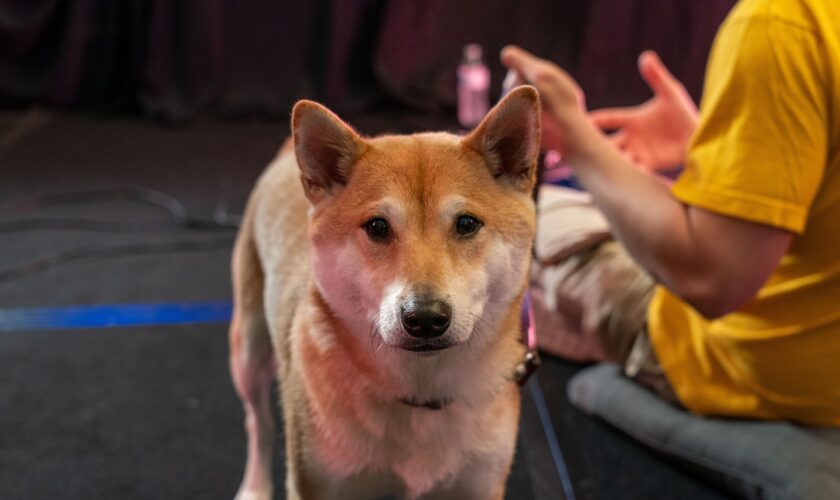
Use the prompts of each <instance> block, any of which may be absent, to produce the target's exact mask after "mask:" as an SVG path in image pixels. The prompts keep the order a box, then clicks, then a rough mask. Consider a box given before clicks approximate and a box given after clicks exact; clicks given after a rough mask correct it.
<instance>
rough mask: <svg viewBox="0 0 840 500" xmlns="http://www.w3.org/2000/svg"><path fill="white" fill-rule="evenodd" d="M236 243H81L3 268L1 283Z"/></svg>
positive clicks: (216, 240) (223, 247) (219, 240)
mask: <svg viewBox="0 0 840 500" xmlns="http://www.w3.org/2000/svg"><path fill="white" fill-rule="evenodd" d="M232 245H233V240H232V239H231V238H230V237H229V236H226V237H222V238H212V239H204V240H175V241H163V242H159V243H128V244H124V245H108V246H80V247H75V248H70V249H68V250H61V251H59V252H54V253H50V254H46V255H43V256H41V257H36V258H34V259H32V260H29V261H27V262H24V263H23V264H19V265H16V266H12V267H9V268H6V269H0V283H2V282H4V281H11V280H15V279H19V278H22V277H24V276H27V275H30V274H34V273H38V272H41V271H44V270H46V269H50V268H52V267H55V266H58V265H60V264H66V263H68V262H73V261H77V260H84V259H92V258H112V257H126V256H136V255H147V254H154V253H175V252H197V251H202V252H204V251H212V250H226V249H230V248H231V246H232Z"/></svg>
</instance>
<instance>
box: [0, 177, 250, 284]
mask: <svg viewBox="0 0 840 500" xmlns="http://www.w3.org/2000/svg"><path fill="white" fill-rule="evenodd" d="M106 201H136V202H140V203H145V204H148V205H151V206H154V207H158V208H161V209H163V210H165V211H166V212H167V213H168V214H169V216H170V217H171V219H172V223H173V224H175V226H177V227H179V228H184V229H190V230H198V231H212V232H216V231H226V232H230V231H233V230H236V229H237V228H238V227H239V224H240V222H241V216H238V215H234V214H230V213H229V212H228V211H227V208H226V206H222V205H219V206H217V207H216V211H215V213H214V217H213V219H202V218H198V217H193V216H191V215H189V213H188V212H187V210H186V208H185V207H184V204H183V203H181V202H180V201H179V200H178V199H177V198H174V197H173V196H170V195H168V194H166V193H163V192H160V191H155V190H152V189H145V188H116V189H97V190H87V191H75V192H66V193H54V194H43V195H37V196H32V197H29V198H25V199H23V200H18V201H15V202H11V203H7V204H5V205H0V217H2V216H9V215H13V216H14V215H20V214H24V213H27V212H30V211H32V210H37V209H39V208H43V207H49V206H59V205H73V204H86V203H98V202H106ZM161 228H162V227H161V225H160V224H148V223H125V222H122V221H114V220H104V219H91V218H83V217H36V218H23V219H12V220H0V233H11V232H19V231H33V230H43V229H51V230H80V231H106V232H121V233H126V232H139V231H149V230H155V229H161ZM231 246H232V239H231V238H230V236H225V237H223V238H212V239H204V240H196V239H189V240H175V241H164V242H157V243H129V244H119V245H106V246H79V247H74V248H70V249H67V250H61V251H58V252H53V253H50V254H46V255H42V256H39V257H36V258H34V259H32V260H29V261H26V262H23V263H22V264H18V265H15V266H11V267H8V268H5V269H0V283H2V282H5V281H11V280H15V279H19V278H22V277H24V276H28V275H30V274H34V273H37V272H40V271H44V270H46V269H50V268H52V267H55V266H58V265H61V264H65V263H67V262H73V261H77V260H84V259H92V258H111V257H124V256H130V255H145V254H152V253H167V252H197V251H212V250H220V249H229V248H230V247H231Z"/></svg>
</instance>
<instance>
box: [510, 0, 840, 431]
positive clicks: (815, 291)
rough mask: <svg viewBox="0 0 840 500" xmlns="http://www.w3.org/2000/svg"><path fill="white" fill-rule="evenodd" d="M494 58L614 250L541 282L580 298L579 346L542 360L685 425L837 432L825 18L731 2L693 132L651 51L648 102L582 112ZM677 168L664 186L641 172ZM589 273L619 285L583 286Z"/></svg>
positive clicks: (526, 71) (558, 75) (804, 4)
mask: <svg viewBox="0 0 840 500" xmlns="http://www.w3.org/2000/svg"><path fill="white" fill-rule="evenodd" d="M501 60H502V63H503V64H504V65H505V66H507V67H508V68H510V69H511V70H513V71H516V72H517V73H519V75H520V76H521V77H522V78H523V79H524V80H525V81H526V82H527V83H531V84H533V85H534V86H536V88H537V89H538V90H539V92H540V95H541V98H542V101H543V106H544V113H543V146H544V147H545V148H546V149H553V150H557V151H558V152H560V154H561V155H562V157H563V158H564V159H565V161H567V162H568V163H569V164H571V166H572V168H573V169H574V171H575V174H576V175H577V177H578V179H579V181H580V182H581V183H582V185H583V186H584V187H585V189H586V191H588V193H589V194H590V195H591V198H592V200H593V202H594V204H595V205H596V206H597V208H598V209H599V210H600V211H601V213H602V214H603V216H604V217H605V218H606V220H607V221H608V223H609V228H610V232H611V233H612V235H613V236H614V238H615V240H616V241H614V242H607V243H601V244H600V245H597V246H596V247H595V248H594V249H591V250H588V251H586V252H580V253H579V254H576V255H575V259H576V260H575V259H572V260H573V262H572V263H571V264H569V265H567V266H566V268H564V269H563V270H561V274H563V273H564V274H563V276H561V277H560V278H559V279H558V280H556V282H557V283H558V287H559V288H560V292H559V293H560V295H563V294H566V295H567V296H575V294H577V296H578V297H580V296H583V295H585V294H587V293H588V296H589V297H590V299H591V300H590V299H587V300H590V301H591V302H592V303H587V304H584V305H583V307H585V308H588V309H590V310H594V311H597V313H596V316H597V318H596V319H595V320H593V321H592V322H590V323H592V324H593V325H594V328H593V329H594V330H595V332H594V334H592V335H591V337H590V338H589V339H588V340H586V339H583V340H582V339H581V338H578V339H573V340H571V341H562V339H547V340H546V344H548V345H553V346H555V347H556V349H555V351H556V352H558V353H559V354H561V355H566V356H569V357H572V358H576V359H582V358H590V359H602V358H607V359H612V360H614V361H617V362H619V363H621V364H623V365H624V371H625V374H627V375H628V376H631V377H633V378H635V379H637V380H639V381H640V382H642V383H644V384H646V385H649V386H650V387H652V388H653V390H654V391H655V392H657V393H658V394H659V395H661V396H662V397H664V398H666V399H669V400H672V401H674V402H676V403H679V404H680V405H682V406H683V407H685V408H687V409H688V410H690V411H692V412H695V413H698V414H703V415H714V416H727V417H737V418H748V419H773V420H777V419H778V420H788V421H793V422H797V423H800V424H805V425H813V426H840V369H838V368H837V366H838V365H837V363H838V360H840V2H836V1H834V0H775V1H769V0H741V1H740V2H739V3H738V4H736V6H735V7H734V8H733V10H732V11H731V12H730V14H729V16H728V17H727V19H726V20H725V21H724V23H723V24H722V25H721V27H720V29H719V31H718V34H717V36H716V38H715V42H714V45H713V47H712V51H711V54H710V59H709V62H708V66H707V73H706V78H705V83H704V90H703V98H702V102H701V106H700V110H699V116H698V115H697V114H696V110H695V109H694V105H693V103H692V102H691V99H690V97H688V94H687V93H686V91H685V89H684V88H683V86H682V85H681V84H680V83H679V82H678V81H677V80H676V79H675V78H673V76H671V75H670V73H668V71H667V69H665V67H664V66H663V65H662V63H661V61H659V60H658V58H657V57H656V55H655V54H653V53H650V52H647V53H644V54H642V56H641V57H640V61H639V63H640V70H641V73H642V76H643V77H644V78H645V79H646V81H647V82H648V84H649V85H650V86H651V88H652V90H653V92H654V97H653V98H652V99H651V100H650V101H648V102H646V103H644V104H643V105H641V106H639V107H637V108H626V109H607V110H600V111H594V112H592V113H587V112H586V110H585V107H584V105H583V102H584V99H583V92H582V91H581V89H580V88H579V87H578V85H577V83H576V82H575V81H574V80H573V79H572V78H571V77H570V76H569V75H568V74H567V73H566V72H565V71H563V70H562V69H561V68H559V67H557V66H556V65H554V64H553V63H551V62H549V61H546V60H543V59H540V58H538V57H536V56H534V55H533V54H530V53H528V52H526V51H525V50H523V49H521V48H519V47H515V46H509V47H506V48H505V49H503V51H502V53H501ZM601 127H603V128H604V129H616V130H617V132H616V133H615V134H613V135H610V136H607V135H605V134H604V132H603V131H602V130H601ZM635 164H639V165H641V166H642V167H643V168H638V166H637V165H635ZM680 164H684V169H683V171H682V173H681V174H680V175H679V177H678V178H677V180H676V181H675V182H674V183H673V185H668V184H667V183H663V182H660V181H659V180H657V179H656V178H655V176H652V175H650V174H649V171H650V170H656V169H661V168H668V167H672V166H674V165H680ZM628 255H629V257H628ZM631 258H632V260H631ZM616 262H618V264H616ZM628 263H629V264H628ZM598 265H601V266H603V265H612V266H613V267H616V266H617V267H618V268H620V269H622V271H621V272H620V273H618V275H619V276H620V277H621V279H622V280H624V283H623V284H622V283H618V284H616V283H610V282H609V281H610V280H605V279H603V277H602V278H592V277H591V276H590V277H585V276H582V275H583V274H587V273H589V274H592V273H597V272H598V271H597V269H598ZM628 266H629V267H632V268H633V269H635V270H636V271H635V272H634V273H628V272H626V271H627V269H628ZM560 267H562V266H560ZM628 283H629V284H630V285H628V286H624V285H626V284H628ZM605 286H606V287H608V288H611V290H610V291H609V293H600V292H599V293H592V292H591V291H592V290H593V289H594V288H597V287H605ZM564 287H566V289H564ZM598 300H601V301H602V302H601V303H597V301H598ZM604 300H607V302H606V303H604V302H603V301H604ZM584 302H585V301H584ZM626 310H630V311H632V312H630V313H625V312H626ZM638 311H641V312H638ZM554 335H556V336H568V335H570V333H568V332H566V333H563V332H562V331H560V330H558V331H557V332H555V333H554ZM577 335H579V336H584V337H585V336H586V335H587V332H585V331H584V332H577ZM581 349H583V350H584V351H585V352H584V354H581V353H580V350H581ZM575 351H577V352H575Z"/></svg>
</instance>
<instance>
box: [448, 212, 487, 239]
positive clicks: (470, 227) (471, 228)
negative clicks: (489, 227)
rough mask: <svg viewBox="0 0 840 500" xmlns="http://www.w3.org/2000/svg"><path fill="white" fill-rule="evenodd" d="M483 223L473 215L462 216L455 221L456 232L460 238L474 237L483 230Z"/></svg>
mask: <svg viewBox="0 0 840 500" xmlns="http://www.w3.org/2000/svg"><path fill="white" fill-rule="evenodd" d="M481 226H482V223H481V221H480V220H478V219H476V218H475V217H473V216H472V215H461V216H459V217H458V220H456V221H455V232H456V233H458V234H459V235H460V236H472V235H474V234H475V233H477V232H478V230H479V229H481Z"/></svg>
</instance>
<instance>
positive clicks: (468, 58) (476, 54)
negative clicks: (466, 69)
mask: <svg viewBox="0 0 840 500" xmlns="http://www.w3.org/2000/svg"><path fill="white" fill-rule="evenodd" d="M482 52H483V51H482V49H481V45H479V44H477V43H470V44H468V45H465V46H464V62H466V63H473V64H475V63H480V62H481V55H482Z"/></svg>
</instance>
